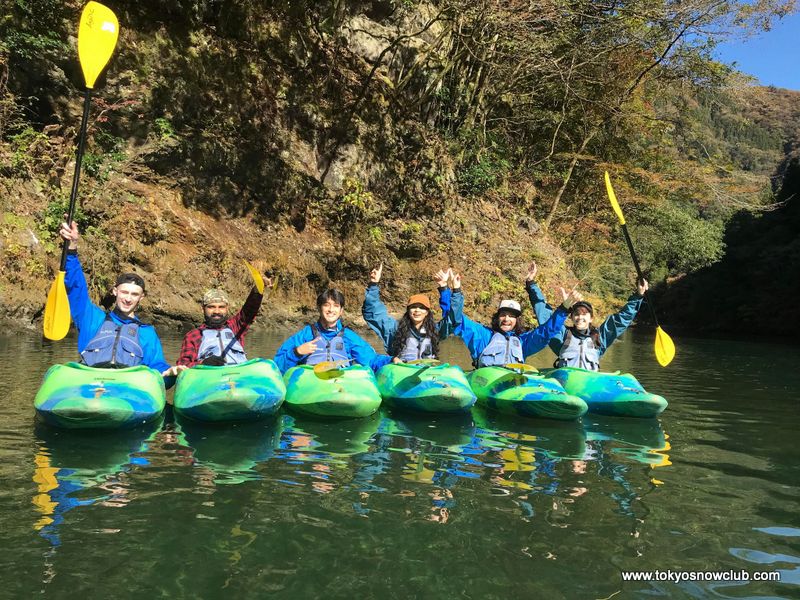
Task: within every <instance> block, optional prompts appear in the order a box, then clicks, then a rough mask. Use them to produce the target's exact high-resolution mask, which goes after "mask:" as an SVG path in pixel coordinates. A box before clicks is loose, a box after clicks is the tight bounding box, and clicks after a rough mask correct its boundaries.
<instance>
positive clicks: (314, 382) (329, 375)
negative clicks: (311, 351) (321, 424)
mask: <svg viewBox="0 0 800 600" xmlns="http://www.w3.org/2000/svg"><path fill="white" fill-rule="evenodd" d="M283 380H284V382H285V383H286V405H287V406H288V407H289V408H292V409H294V410H297V411H299V412H302V413H306V414H310V415H317V416H320V417H366V416H368V415H371V414H372V413H374V412H375V411H376V410H378V407H379V406H380V405H381V395H380V393H379V392H378V387H377V385H376V383H375V375H374V374H373V372H372V369H369V368H367V367H362V366H358V365H354V366H351V367H339V368H336V369H331V370H329V371H325V372H319V373H315V372H314V367H312V366H310V365H300V366H298V367H292V368H291V369H289V370H288V371H286V374H285V375H284V376H283Z"/></svg>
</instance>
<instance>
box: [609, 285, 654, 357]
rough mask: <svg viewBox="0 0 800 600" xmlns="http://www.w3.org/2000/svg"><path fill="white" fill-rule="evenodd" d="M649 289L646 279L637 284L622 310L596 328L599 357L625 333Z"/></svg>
mask: <svg viewBox="0 0 800 600" xmlns="http://www.w3.org/2000/svg"><path fill="white" fill-rule="evenodd" d="M649 288H650V285H649V284H648V283H647V280H646V279H643V280H642V281H640V282H638V283H637V286H636V291H635V292H634V293H633V294H631V295H630V297H629V298H628V302H627V303H626V304H625V306H623V307H622V309H621V310H620V311H619V312H618V313H616V314H613V315H611V316H610V317H608V318H607V319H606V320H605V321H603V324H602V325H600V327H598V328H597V331H598V333H599V334H600V336H599V337H600V355H601V356H602V355H603V354H604V353H605V351H606V350H608V347H609V346H610V345H611V344H612V343H613V342H614V340H616V339H617V338H618V337H619V336H621V335H622V334H623V333H625V330H626V329H627V328H628V327H629V326H630V324H631V323H633V320H634V319H635V318H636V315H637V314H638V313H639V309H640V308H641V306H642V300H643V298H644V293H645V292H646V291H647V290H648V289H649Z"/></svg>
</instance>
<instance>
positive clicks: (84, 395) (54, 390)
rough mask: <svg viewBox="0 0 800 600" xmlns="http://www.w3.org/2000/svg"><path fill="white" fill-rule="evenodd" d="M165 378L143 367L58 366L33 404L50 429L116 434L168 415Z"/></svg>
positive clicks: (51, 369)
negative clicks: (164, 413)
mask: <svg viewBox="0 0 800 600" xmlns="http://www.w3.org/2000/svg"><path fill="white" fill-rule="evenodd" d="M165 404H166V392H165V389H164V378H163V377H161V374H160V373H159V372H158V371H155V370H153V369H151V368H149V367H145V366H143V365H139V366H137V367H128V368H127V369H97V368H94V367H87V366H86V365H81V364H78V363H74V362H72V363H67V364H64V365H53V366H52V367H50V369H48V371H47V373H45V375H44V380H43V381H42V385H41V387H40V388H39V391H38V392H37V393H36V398H35V399H34V401H33V405H34V407H35V408H36V413H37V414H38V415H39V417H40V418H41V419H42V420H43V421H44V422H45V423H48V424H49V425H54V426H56V427H64V428H69V429H116V428H125V427H135V426H137V425H142V424H144V423H148V422H150V421H153V420H156V419H157V418H158V417H159V416H161V413H162V412H163V411H164V406H165Z"/></svg>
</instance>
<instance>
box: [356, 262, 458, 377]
mask: <svg viewBox="0 0 800 600" xmlns="http://www.w3.org/2000/svg"><path fill="white" fill-rule="evenodd" d="M382 274H383V264H381V265H380V266H379V267H376V268H375V269H373V270H372V271H371V272H370V274H369V285H368V286H367V290H366V293H365V294H364V304H363V305H362V306H361V314H362V315H363V316H364V320H365V321H366V322H367V324H368V325H369V326H370V328H371V329H372V330H373V331H374V332H375V333H376V334H377V335H378V337H379V338H381V341H382V342H383V347H384V348H385V350H386V352H387V354H389V356H391V357H392V362H394V363H400V362H409V361H412V360H420V359H438V358H439V342H440V341H442V340H443V339H444V338H445V337H446V336H447V331H446V328H445V322H446V316H447V313H448V312H449V311H450V297H451V291H450V288H449V287H448V286H447V279H448V275H449V270H448V271H444V270H439V271H438V272H437V273H436V274H435V275H434V280H435V281H436V283H437V286H438V288H439V306H440V308H441V309H442V315H443V318H442V320H440V321H439V322H438V323H436V322H435V321H434V319H433V313H432V311H431V301H430V299H429V298H428V296H427V295H426V294H414V295H413V296H411V297H410V298H409V299H408V302H407V303H406V312H405V314H404V315H403V316H402V317H401V318H400V319H399V320H398V319H395V318H394V317H392V316H391V315H389V311H388V310H387V309H386V305H385V304H384V303H383V302H381V298H380V287H379V283H380V280H381V275H382Z"/></svg>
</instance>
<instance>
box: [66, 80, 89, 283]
mask: <svg viewBox="0 0 800 600" xmlns="http://www.w3.org/2000/svg"><path fill="white" fill-rule="evenodd" d="M91 94H92V91H91V90H90V89H88V88H87V89H86V93H85V95H84V97H83V118H82V119H81V129H80V131H79V132H78V151H77V153H76V154H75V174H74V175H73V176H72V191H71V192H70V195H69V210H68V211H67V225H70V226H71V225H72V218H73V217H74V216H75V201H76V200H77V199H78V180H79V179H80V177H81V162H82V161H83V148H84V146H86V128H87V127H88V125H89V107H90V106H91V105H92V101H91ZM68 248H69V241H68V240H64V244H63V246H62V248H61V266H60V267H59V268H58V270H59V271H63V270H64V267H65V266H66V264H67V250H68Z"/></svg>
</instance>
